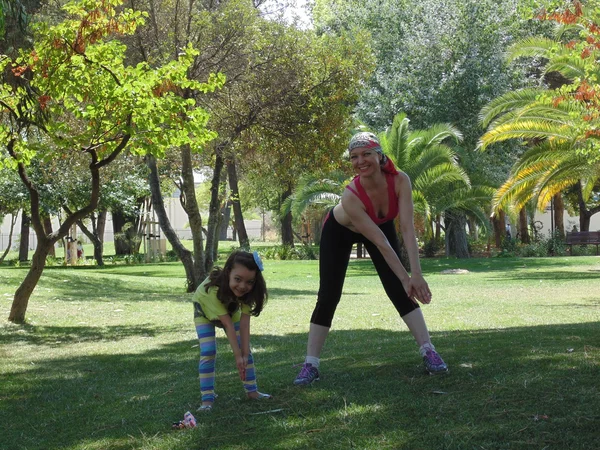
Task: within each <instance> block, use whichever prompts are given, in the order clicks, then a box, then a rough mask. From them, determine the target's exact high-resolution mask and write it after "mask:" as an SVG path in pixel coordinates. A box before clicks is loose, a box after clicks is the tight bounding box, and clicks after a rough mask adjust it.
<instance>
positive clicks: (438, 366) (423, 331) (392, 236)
mask: <svg viewBox="0 0 600 450" xmlns="http://www.w3.org/2000/svg"><path fill="white" fill-rule="evenodd" d="M380 228H381V231H383V233H384V234H385V236H386V237H387V239H388V241H389V243H390V245H391V247H392V248H393V249H394V251H395V252H396V254H397V255H398V257H400V242H399V240H398V235H397V234H396V230H395V228H394V224H393V222H386V223H384V224H382V225H380ZM364 244H365V247H366V248H367V251H368V252H369V255H370V256H371V260H372V261H373V264H374V265H375V268H376V269H377V273H378V274H379V278H380V280H381V283H382V284H383V287H384V289H385V292H386V294H387V295H388V297H389V298H390V300H391V301H392V303H393V304H394V307H395V308H396V310H397V311H398V313H399V314H400V317H401V318H402V320H404V323H406V326H407V327H408V329H409V330H410V332H411V334H412V335H413V337H414V338H415V341H417V344H418V346H419V353H420V354H421V356H422V357H423V360H424V363H425V368H426V369H427V371H428V372H429V373H432V374H433V373H445V372H447V371H448V367H447V365H446V363H444V361H443V360H442V358H441V357H440V356H439V355H438V354H437V352H436V351H435V347H434V346H433V344H432V343H431V337H430V336H429V330H428V329H427V325H426V324H425V318H424V317H423V312H422V311H421V308H420V307H419V306H418V305H417V304H415V302H413V301H412V300H411V299H410V298H409V297H408V294H407V293H406V291H405V290H404V287H403V286H402V283H401V282H400V280H399V279H398V277H397V276H396V275H395V274H394V272H393V271H392V269H390V267H389V266H388V264H387V263H386V262H385V259H384V258H383V255H381V253H380V252H379V250H378V249H377V247H376V246H375V245H373V243H371V242H370V241H368V240H367V239H365V240H364Z"/></svg>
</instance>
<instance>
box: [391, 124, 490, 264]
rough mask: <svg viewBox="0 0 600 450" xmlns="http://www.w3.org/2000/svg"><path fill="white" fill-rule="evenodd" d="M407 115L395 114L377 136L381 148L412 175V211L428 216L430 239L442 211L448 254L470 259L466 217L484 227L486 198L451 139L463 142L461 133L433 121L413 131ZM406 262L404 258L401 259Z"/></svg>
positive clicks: (449, 126)
mask: <svg viewBox="0 0 600 450" xmlns="http://www.w3.org/2000/svg"><path fill="white" fill-rule="evenodd" d="M409 123H410V121H409V119H408V117H406V115H405V114H403V113H401V114H398V115H396V117H395V118H394V121H393V124H392V126H391V127H390V128H389V129H388V131H387V132H385V133H381V134H380V140H381V146H382V148H383V150H384V152H385V153H386V154H387V155H389V156H390V158H391V159H392V160H393V161H394V163H396V165H397V166H398V167H400V168H401V169H402V171H403V172H405V173H406V174H407V175H408V176H409V178H410V179H411V182H412V186H413V202H414V203H415V210H416V211H417V212H418V213H421V214H423V215H424V217H425V218H426V223H427V224H429V226H428V227H427V229H426V231H427V233H428V235H429V239H432V238H433V226H431V223H432V222H433V220H434V219H435V218H436V217H438V216H440V215H444V217H445V219H444V223H445V225H446V241H447V249H448V251H449V253H451V254H453V255H456V256H458V257H468V256H469V253H468V249H467V239H466V231H465V225H466V216H467V215H469V216H471V217H473V218H474V219H475V220H476V221H477V222H478V223H480V224H482V225H483V226H484V227H486V228H487V226H488V222H489V221H488V219H487V214H486V213H485V209H484V205H485V204H486V203H487V202H489V200H490V192H489V189H488V188H485V187H477V188H472V187H471V182H470V180H469V177H468V175H467V174H466V172H465V171H464V170H463V169H462V168H461V167H460V164H459V161H458V156H457V154H456V153H455V152H454V151H453V150H452V148H451V147H450V145H449V143H450V142H452V141H454V143H455V144H457V143H458V142H460V141H461V140H462V134H461V132H460V131H459V130H458V129H456V128H455V127H454V126H452V125H450V124H434V125H432V126H431V127H429V128H427V129H424V130H414V131H411V130H410V127H409ZM403 263H406V264H408V260H407V259H406V261H403Z"/></svg>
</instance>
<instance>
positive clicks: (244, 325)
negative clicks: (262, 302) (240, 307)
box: [240, 313, 250, 362]
mask: <svg viewBox="0 0 600 450" xmlns="http://www.w3.org/2000/svg"><path fill="white" fill-rule="evenodd" d="M240 339H241V342H242V357H243V358H244V360H245V361H246V362H248V355H250V316H249V315H248V314H244V313H242V318H241V319H240Z"/></svg>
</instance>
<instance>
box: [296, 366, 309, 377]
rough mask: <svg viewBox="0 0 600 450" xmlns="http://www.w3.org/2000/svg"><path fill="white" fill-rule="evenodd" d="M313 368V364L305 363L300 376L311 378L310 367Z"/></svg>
mask: <svg viewBox="0 0 600 450" xmlns="http://www.w3.org/2000/svg"><path fill="white" fill-rule="evenodd" d="M309 366H310V367H309ZM311 368H312V365H309V364H303V365H302V370H301V371H300V373H299V374H298V378H310V373H311V372H310V369H311Z"/></svg>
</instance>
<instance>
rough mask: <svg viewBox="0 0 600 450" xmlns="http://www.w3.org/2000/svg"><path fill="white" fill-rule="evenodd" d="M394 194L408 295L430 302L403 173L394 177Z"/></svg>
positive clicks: (411, 202)
mask: <svg viewBox="0 0 600 450" xmlns="http://www.w3.org/2000/svg"><path fill="white" fill-rule="evenodd" d="M396 192H397V193H398V216H399V220H400V231H401V232H402V239H403V241H404V246H405V247H406V251H407V253H408V259H409V261H410V273H411V277H410V287H409V289H410V290H409V291H408V294H409V295H411V296H415V297H416V298H417V299H418V300H420V301H421V302H422V303H429V302H431V291H430V290H429V286H428V285H427V282H426V281H425V279H424V278H423V274H422V273H421V262H420V261H419V246H418V245H417V238H416V236H415V223H414V205H413V200H412V187H411V184H410V178H409V177H408V175H406V174H405V173H403V172H400V174H399V176H397V177H396Z"/></svg>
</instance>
